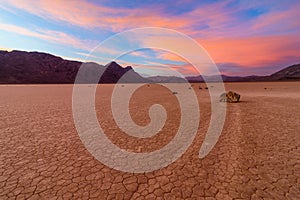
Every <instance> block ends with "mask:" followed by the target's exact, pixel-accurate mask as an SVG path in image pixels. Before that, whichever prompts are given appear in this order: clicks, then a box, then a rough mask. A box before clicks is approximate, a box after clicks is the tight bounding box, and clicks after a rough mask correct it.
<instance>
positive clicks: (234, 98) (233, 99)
mask: <svg viewBox="0 0 300 200" xmlns="http://www.w3.org/2000/svg"><path fill="white" fill-rule="evenodd" d="M240 98H241V95H239V94H238V93H235V92H232V91H229V92H227V93H223V94H221V95H220V102H229V103H237V102H239V101H240Z"/></svg>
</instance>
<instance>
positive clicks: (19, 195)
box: [0, 83, 300, 200]
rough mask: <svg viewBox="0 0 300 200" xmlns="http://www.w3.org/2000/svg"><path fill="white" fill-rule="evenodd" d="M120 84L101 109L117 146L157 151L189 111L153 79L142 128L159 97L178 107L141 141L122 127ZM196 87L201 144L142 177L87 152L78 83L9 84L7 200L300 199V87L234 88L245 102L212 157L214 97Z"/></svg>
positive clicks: (3, 178) (1, 119) (142, 104)
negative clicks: (209, 135)
mask: <svg viewBox="0 0 300 200" xmlns="http://www.w3.org/2000/svg"><path fill="white" fill-rule="evenodd" d="M112 87H113V86H112V85H104V86H101V87H100V89H101V92H100V93H99V94H98V95H97V99H96V100H97V103H96V104H97V105H96V109H97V114H98V118H99V121H100V124H101V126H102V127H103V128H104V130H105V132H106V133H107V136H108V138H109V139H111V141H112V142H113V143H115V144H116V145H118V146H119V147H121V148H124V149H126V150H128V151H133V152H150V151H153V150H156V149H159V148H161V147H162V146H164V145H166V144H167V143H168V142H169V141H170V140H171V139H172V137H173V136H174V134H176V131H177V129H178V121H179V120H180V112H178V107H176V106H174V105H176V103H177V102H176V98H174V95H173V94H172V92H170V91H167V90H165V89H163V88H162V89H159V88H158V87H157V86H154V85H151V86H150V87H148V88H145V91H140V92H144V93H143V94H142V95H141V93H138V92H137V93H136V94H135V95H134V96H133V99H132V102H131V107H130V111H131V114H132V118H133V120H134V121H135V122H136V123H137V124H140V125H146V124H147V123H149V117H148V115H147V111H148V106H150V105H151V104H153V102H158V103H161V104H162V105H164V106H165V107H166V110H167V111H168V121H167V122H166V125H165V127H164V129H163V130H162V132H161V133H159V134H158V135H156V136H154V137H152V138H149V139H142V140H137V139H136V138H132V137H128V136H126V134H125V133H122V132H121V131H120V130H119V129H118V128H117V127H116V125H115V124H114V121H113V118H112V116H111V113H110V112H109V105H110V104H109V103H110V101H109V98H110V92H111V89H112ZM124 88H126V85H125V87H124ZM194 88H195V92H196V94H197V96H198V97H199V102H200V103H199V104H200V109H201V122H200V124H199V130H198V133H197V136H196V138H195V140H194V142H193V144H192V145H191V146H190V148H189V149H188V151H187V152H186V153H185V154H184V155H183V156H182V157H181V158H180V159H178V160H177V161H176V162H174V163H172V164H171V165H169V166H167V167H165V168H163V169H161V170H157V171H154V172H150V173H143V174H133V173H124V172H120V171H117V170H114V169H110V168H108V167H106V166H105V165H103V164H101V163H100V162H99V161H97V160H96V159H95V158H94V157H93V156H91V155H90V154H89V152H88V151H87V150H86V149H85V147H84V146H83V144H82V143H81V141H80V139H79V137H78V134H77V132H76V129H75V126H74V122H73V119H72V108H71V105H72V104H71V98H72V86H71V85H64V86H58V85H56V86H55V85H52V86H51V85H50V86H29V85H28V86H13V85H11V86H0V95H1V98H0V111H1V112H0V199H295V200H296V199H300V149H299V148H300V134H299V127H300V114H299V110H300V104H299V100H300V96H299V94H300V86H299V83H243V84H228V85H227V88H229V89H234V90H235V91H237V92H239V93H240V94H241V95H242V102H241V103H238V104H228V107H227V118H226V123H225V126H224V130H223V132H222V135H221V137H220V139H219V141H218V143H217V145H216V146H215V147H214V149H213V150H212V151H211V152H210V154H209V155H208V156H207V157H205V158H204V159H199V158H198V152H199V148H200V146H201V144H202V142H203V138H204V136H205V132H206V130H207V128H208V124H209V119H210V104H209V96H208V94H207V91H205V90H201V91H200V90H198V89H197V88H198V86H197V85H196V84H195V85H194ZM203 88H204V87H203ZM264 88H266V89H264ZM150 97H151V98H150Z"/></svg>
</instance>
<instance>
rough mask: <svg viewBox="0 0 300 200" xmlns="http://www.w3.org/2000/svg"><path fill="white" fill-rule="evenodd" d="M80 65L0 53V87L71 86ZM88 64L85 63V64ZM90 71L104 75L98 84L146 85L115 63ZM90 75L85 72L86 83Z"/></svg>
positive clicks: (21, 53) (35, 55) (32, 55)
mask: <svg viewBox="0 0 300 200" xmlns="http://www.w3.org/2000/svg"><path fill="white" fill-rule="evenodd" d="M82 64H83V63H82V62H78V61H70V60H64V59H62V58H60V57H57V56H53V55H51V54H47V53H40V52H25V51H11V52H8V51H0V83H2V84H38V83H40V84H42V83H58V84H59V83H74V81H75V77H76V75H77V72H78V70H79V68H80V66H81V65H82ZM85 64H87V63H85ZM88 64H89V65H88V66H89V67H91V66H92V67H94V68H95V67H96V68H97V69H98V70H101V71H102V73H103V75H102V77H101V79H100V83H116V82H118V80H119V79H120V78H121V77H122V76H123V75H124V74H125V73H126V76H124V78H122V82H125V83H130V82H148V80H147V79H145V78H143V77H141V76H140V75H139V74H138V73H136V72H135V71H134V70H133V69H132V67H130V66H128V67H126V68H123V67H121V66H120V65H118V64H117V63H116V62H111V63H109V64H107V65H106V66H102V65H99V64H97V63H88ZM92 74H93V69H92V70H86V75H87V77H86V80H89V79H88V78H89V76H91V75H92Z"/></svg>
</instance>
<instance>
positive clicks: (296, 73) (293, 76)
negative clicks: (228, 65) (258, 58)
mask: <svg viewBox="0 0 300 200" xmlns="http://www.w3.org/2000/svg"><path fill="white" fill-rule="evenodd" d="M221 77H222V80H223V81H224V82H255V81H288V80H293V81H300V64H297V65H292V66H289V67H286V68H284V69H282V70H280V71H278V72H276V73H274V74H271V75H269V76H226V75H221ZM186 79H187V80H188V81H189V82H204V78H203V77H202V76H190V77H186ZM205 80H206V81H208V82H215V81H218V77H217V76H205Z"/></svg>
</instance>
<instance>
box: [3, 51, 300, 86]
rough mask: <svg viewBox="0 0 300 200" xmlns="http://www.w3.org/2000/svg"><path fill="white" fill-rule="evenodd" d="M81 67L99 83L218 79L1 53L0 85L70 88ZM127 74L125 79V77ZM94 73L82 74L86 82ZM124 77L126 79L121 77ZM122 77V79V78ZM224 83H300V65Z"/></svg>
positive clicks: (36, 54)
mask: <svg viewBox="0 0 300 200" xmlns="http://www.w3.org/2000/svg"><path fill="white" fill-rule="evenodd" d="M82 64H85V65H87V66H89V67H92V68H93V67H94V68H95V69H97V70H100V71H101V73H102V77H101V79H100V80H99V83H117V82H118V81H119V82H121V83H182V82H186V81H189V82H204V78H205V81H208V82H214V81H219V79H218V76H205V77H202V76H190V77H186V79H184V78H180V77H176V76H153V77H148V78H144V77H142V76H141V75H139V74H138V73H137V72H135V71H134V69H133V68H132V67H131V66H127V67H125V68H123V67H122V66H120V65H119V64H118V63H116V62H114V61H113V62H111V63H108V64H107V65H105V66H103V65H99V64H97V63H83V62H79V61H71V60H64V59H62V58H60V57H58V56H54V55H51V54H48V53H41V52H25V51H18V50H13V51H10V52H8V51H1V50H0V84H72V83H74V81H75V78H76V75H77V72H78V70H79V68H80V66H81V65H82ZM125 74H126V75H125ZM92 75H93V69H92V70H87V71H86V73H85V76H86V80H84V81H83V82H88V81H89V77H90V76H92ZM124 75H125V76H124ZM121 77H122V78H121ZM221 77H222V79H223V81H224V82H243V81H250V82H251V81H290V80H291V81H300V64H296V65H292V66H289V67H286V68H284V69H282V70H280V71H278V72H275V73H273V74H271V75H269V76H246V77H240V76H226V75H222V76H221Z"/></svg>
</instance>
